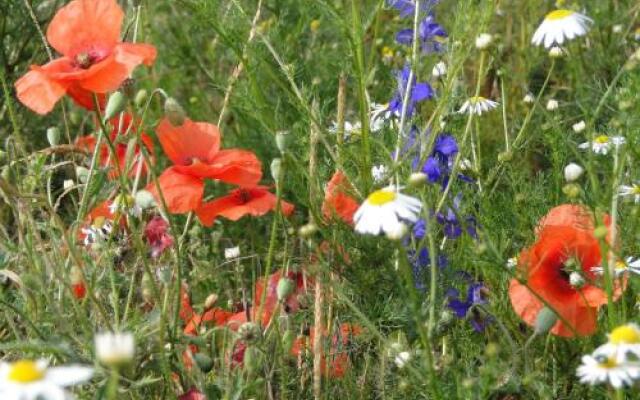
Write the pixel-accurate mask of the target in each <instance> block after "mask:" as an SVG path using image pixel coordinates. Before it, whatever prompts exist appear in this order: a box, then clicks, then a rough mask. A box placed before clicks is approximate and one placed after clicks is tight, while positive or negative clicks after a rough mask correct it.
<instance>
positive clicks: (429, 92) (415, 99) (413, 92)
mask: <svg viewBox="0 0 640 400" xmlns="http://www.w3.org/2000/svg"><path fill="white" fill-rule="evenodd" d="M410 73H411V68H410V67H409V64H405V66H404V67H403V68H402V69H401V70H399V71H396V73H395V75H396V80H397V82H398V86H397V90H396V92H395V94H394V95H393V98H392V99H391V101H390V102H389V107H388V110H389V111H390V112H392V113H393V114H396V115H400V114H401V113H402V101H403V98H404V95H405V92H406V91H407V88H408V89H409V96H408V99H407V117H410V116H412V115H413V112H414V110H415V108H416V105H417V104H418V103H420V102H421V101H424V100H429V99H432V98H433V96H434V95H435V93H434V91H433V88H432V87H431V85H429V84H428V83H427V82H416V81H417V79H416V77H415V75H414V76H413V79H411V82H409V75H410Z"/></svg>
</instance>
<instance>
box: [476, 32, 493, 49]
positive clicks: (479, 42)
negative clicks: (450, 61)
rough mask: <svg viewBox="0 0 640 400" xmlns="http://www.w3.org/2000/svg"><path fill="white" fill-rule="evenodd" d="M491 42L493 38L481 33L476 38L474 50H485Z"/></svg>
mask: <svg viewBox="0 0 640 400" xmlns="http://www.w3.org/2000/svg"><path fill="white" fill-rule="evenodd" d="M492 41H493V36H491V35H490V34H488V33H481V34H479V35H478V37H476V48H477V49H478V50H485V49H487V48H488V47H489V45H490V44H491V42H492Z"/></svg>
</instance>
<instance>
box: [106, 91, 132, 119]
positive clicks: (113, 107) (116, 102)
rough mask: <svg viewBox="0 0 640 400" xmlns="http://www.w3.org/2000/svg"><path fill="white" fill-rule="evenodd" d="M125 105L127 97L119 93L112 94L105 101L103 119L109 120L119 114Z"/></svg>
mask: <svg viewBox="0 0 640 400" xmlns="http://www.w3.org/2000/svg"><path fill="white" fill-rule="evenodd" d="M126 105H127V97H126V96H125V95H124V93H122V92H121V91H119V90H118V91H117V92H113V94H111V96H109V101H107V107H106V108H105V110H104V119H105V120H110V119H111V118H113V117H115V116H116V114H119V113H121V112H122V111H123V110H124V108H125V107H126Z"/></svg>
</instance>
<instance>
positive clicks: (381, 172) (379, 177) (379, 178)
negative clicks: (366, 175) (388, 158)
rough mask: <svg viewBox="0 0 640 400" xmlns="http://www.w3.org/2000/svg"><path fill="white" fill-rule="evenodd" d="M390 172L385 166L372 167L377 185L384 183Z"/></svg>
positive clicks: (372, 174)
mask: <svg viewBox="0 0 640 400" xmlns="http://www.w3.org/2000/svg"><path fill="white" fill-rule="evenodd" d="M388 173H389V170H388V169H387V167H386V166H384V165H383V164H380V165H374V166H373V167H371V176H372V177H373V181H374V182H375V183H382V182H383V181H384V180H385V179H386V178H387V174H388Z"/></svg>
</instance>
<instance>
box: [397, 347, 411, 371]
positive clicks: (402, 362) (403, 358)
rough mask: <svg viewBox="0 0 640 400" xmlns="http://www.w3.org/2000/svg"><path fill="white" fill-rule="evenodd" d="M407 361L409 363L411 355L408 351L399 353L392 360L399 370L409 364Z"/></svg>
mask: <svg viewBox="0 0 640 400" xmlns="http://www.w3.org/2000/svg"><path fill="white" fill-rule="evenodd" d="M409 361H411V353H409V352H408V351H401V352H400V353H398V355H397V356H396V358H395V359H394V360H393V362H394V363H395V364H396V366H397V367H398V368H400V369H402V368H404V367H405V366H406V365H407V364H408V363H409Z"/></svg>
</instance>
